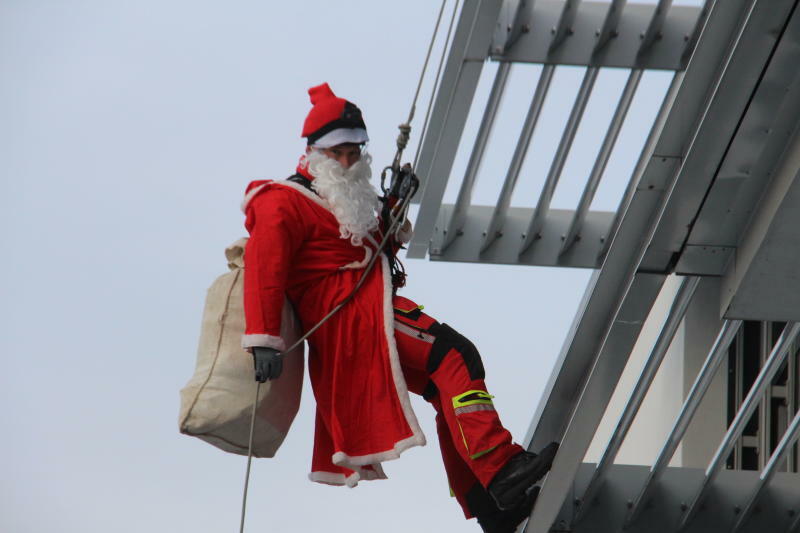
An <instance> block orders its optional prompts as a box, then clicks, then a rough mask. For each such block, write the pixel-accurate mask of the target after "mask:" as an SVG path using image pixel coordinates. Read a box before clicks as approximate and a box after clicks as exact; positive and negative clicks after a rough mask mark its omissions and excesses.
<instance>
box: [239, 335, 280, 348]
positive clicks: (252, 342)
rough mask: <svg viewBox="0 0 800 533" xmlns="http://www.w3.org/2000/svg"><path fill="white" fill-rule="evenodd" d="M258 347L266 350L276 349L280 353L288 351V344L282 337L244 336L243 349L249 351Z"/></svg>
mask: <svg viewBox="0 0 800 533" xmlns="http://www.w3.org/2000/svg"><path fill="white" fill-rule="evenodd" d="M256 346H261V347H264V348H275V349H276V350H278V351H279V352H282V351H284V350H285V349H286V342H285V341H284V340H283V339H282V338H281V337H276V336H275V335H267V334H260V333H256V334H250V335H242V348H244V349H248V348H253V347H256Z"/></svg>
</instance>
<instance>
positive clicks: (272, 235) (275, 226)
mask: <svg viewBox="0 0 800 533" xmlns="http://www.w3.org/2000/svg"><path fill="white" fill-rule="evenodd" d="M296 194H297V193H296V192H294V191H292V190H287V189H283V188H280V187H270V186H267V189H265V190H264V191H263V192H260V193H259V194H258V195H257V196H256V197H255V198H253V199H252V200H251V202H250V203H249V205H248V207H247V210H246V215H247V219H246V221H245V226H246V227H247V230H248V231H249V232H250V239H249V240H248V241H247V246H246V247H245V256H244V260H245V269H244V314H245V322H246V327H245V337H244V339H243V345H244V346H245V347H249V346H270V347H273V348H278V349H285V348H286V346H281V345H282V344H283V343H282V339H280V332H281V310H282V308H283V302H284V298H285V296H284V294H285V292H286V283H287V279H288V277H289V272H290V269H291V268H292V263H293V260H294V257H295V255H296V253H297V250H298V249H299V248H300V245H301V244H302V242H303V240H304V239H305V227H304V224H303V220H302V217H301V216H300V211H299V209H298V206H297V204H296V198H295V195H296Z"/></svg>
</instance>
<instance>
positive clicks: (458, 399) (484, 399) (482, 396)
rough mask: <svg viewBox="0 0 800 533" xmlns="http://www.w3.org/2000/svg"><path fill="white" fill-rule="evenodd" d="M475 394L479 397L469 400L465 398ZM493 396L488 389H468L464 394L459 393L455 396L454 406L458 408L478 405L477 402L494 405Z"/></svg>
mask: <svg viewBox="0 0 800 533" xmlns="http://www.w3.org/2000/svg"><path fill="white" fill-rule="evenodd" d="M473 395H476V396H477V397H476V398H472V399H469V400H463V399H464V398H467V397H468V396H473ZM492 398H494V396H492V395H491V394H489V393H488V392H486V391H483V390H468V391H467V392H464V393H462V394H459V395H458V396H454V397H453V407H454V408H456V409H457V408H459V407H465V406H467V405H476V404H483V405H492Z"/></svg>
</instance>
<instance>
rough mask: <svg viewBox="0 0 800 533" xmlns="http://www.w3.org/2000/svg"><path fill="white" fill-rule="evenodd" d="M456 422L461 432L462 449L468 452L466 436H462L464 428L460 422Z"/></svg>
mask: <svg viewBox="0 0 800 533" xmlns="http://www.w3.org/2000/svg"><path fill="white" fill-rule="evenodd" d="M456 424H458V430H459V431H460V432H461V440H462V441H463V442H464V449H465V450H467V453H469V444H467V437H466V436H464V430H463V429H462V428H461V422H459V421H458V420H456Z"/></svg>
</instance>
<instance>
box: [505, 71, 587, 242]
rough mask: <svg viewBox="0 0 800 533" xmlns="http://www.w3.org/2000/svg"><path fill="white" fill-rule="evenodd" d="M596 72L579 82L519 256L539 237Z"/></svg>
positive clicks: (585, 76)
mask: <svg viewBox="0 0 800 533" xmlns="http://www.w3.org/2000/svg"><path fill="white" fill-rule="evenodd" d="M598 72H600V69H599V68H597V67H589V68H587V69H586V74H584V76H583V81H582V82H581V88H580V90H579V91H578V95H577V97H576V98H575V104H574V106H573V107H572V112H571V113H570V115H569V119H568V120H567V126H566V128H564V133H563V135H562V136H561V141H560V142H559V144H558V149H557V150H556V155H555V157H554V158H553V162H552V164H551V166H550V171H549V172H548V173H547V179H546V180H545V183H544V187H543V188H542V192H541V194H540V195H539V201H538V202H537V204H536V209H535V210H534V212H533V216H532V217H531V221H530V223H529V224H528V229H527V231H526V232H525V234H524V235H523V237H522V246H521V247H520V250H519V253H520V254H522V253H524V252H525V250H527V249H528V248H529V247H530V246H531V244H533V242H534V241H535V240H537V239H538V238H539V237H540V232H541V231H542V226H543V225H544V220H545V218H546V217H547V212H548V210H549V209H550V202H551V201H552V199H553V193H554V192H555V190H556V185H558V180H559V178H560V177H561V172H562V171H563V170H564V163H566V161H567V156H568V155H569V151H570V148H572V141H574V140H575V134H576V133H577V131H578V126H580V123H581V118H582V117H583V112H584V111H585V110H586V104H587V103H588V102H589V96H590V95H591V94H592V88H593V87H594V82H595V80H597V73H598Z"/></svg>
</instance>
